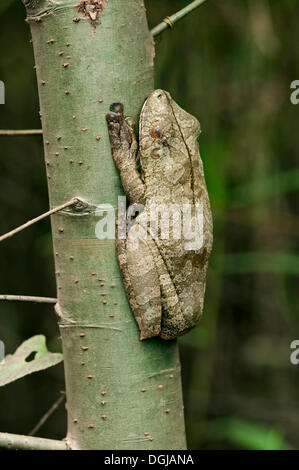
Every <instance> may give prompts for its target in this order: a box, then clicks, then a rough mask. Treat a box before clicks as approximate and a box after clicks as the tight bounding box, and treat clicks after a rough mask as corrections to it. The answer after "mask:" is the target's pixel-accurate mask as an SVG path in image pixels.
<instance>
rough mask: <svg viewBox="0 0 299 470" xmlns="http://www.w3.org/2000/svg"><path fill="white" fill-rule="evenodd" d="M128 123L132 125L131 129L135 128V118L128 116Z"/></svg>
mask: <svg viewBox="0 0 299 470" xmlns="http://www.w3.org/2000/svg"><path fill="white" fill-rule="evenodd" d="M126 123H127V124H128V126H129V127H131V129H134V127H135V121H134V119H133V118H131V117H127V118H126Z"/></svg>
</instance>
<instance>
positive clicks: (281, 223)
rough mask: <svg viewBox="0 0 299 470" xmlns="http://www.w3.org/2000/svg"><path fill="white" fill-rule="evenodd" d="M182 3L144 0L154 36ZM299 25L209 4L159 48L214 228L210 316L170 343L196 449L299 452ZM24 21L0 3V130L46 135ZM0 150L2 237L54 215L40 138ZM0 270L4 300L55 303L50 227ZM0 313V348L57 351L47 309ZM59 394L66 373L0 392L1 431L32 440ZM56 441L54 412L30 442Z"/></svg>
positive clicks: (62, 425) (286, 13)
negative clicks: (0, 93)
mask: <svg viewBox="0 0 299 470" xmlns="http://www.w3.org/2000/svg"><path fill="white" fill-rule="evenodd" d="M187 3H188V1H187V0H163V1H161V0H147V1H146V6H147V8H148V19H149V24H150V26H154V25H155V24H157V23H158V22H160V20H161V19H162V18H164V17H165V16H166V15H169V14H171V13H173V12H174V11H176V10H179V9H180V8H182V7H183V6H184V5H186V4H187ZM298 15H299V4H298V2H297V1H296V0H284V1H283V2H281V1H279V0H271V1H270V0H246V1H244V0H226V1H217V0H209V1H208V2H207V3H206V4H205V5H204V6H202V7H200V8H199V9H198V10H197V11H196V12H194V13H193V14H191V15H189V16H188V17H187V18H185V19H184V20H182V21H180V22H179V23H178V24H177V25H176V26H175V29H174V30H173V31H172V32H170V31H169V32H165V33H164V34H163V35H162V36H161V38H160V39H158V40H157V42H158V45H157V48H156V87H159V88H164V89H166V90H169V91H170V92H171V94H172V96H173V97H174V98H175V99H176V101H178V102H179V103H180V104H181V106H183V107H184V108H185V109H186V110H188V111H189V112H191V113H192V114H194V115H195V116H197V117H198V118H199V120H200V121H201V125H202V130H203V132H202V135H201V138H200V146H201V154H202V158H203V161H204V166H205V171H206V178H207V184H208V189H209V193H210V198H211V203H212V208H213V214H214V224H215V244H214V251H213V255H212V259H211V264H210V269H209V278H208V285H207V294H206V305H205V315H204V318H203V320H202V322H201V324H200V326H199V327H198V328H196V329H195V330H194V331H193V332H192V333H190V334H189V335H187V336H186V337H184V338H182V339H181V340H180V350H181V359H182V366H183V383H184V397H185V411H186V426H187V436H188V443H189V448H192V449H207V448H213V449H223V448H224V449H244V448H245V449H283V448H290V447H292V448H297V449H298V448H299V433H298V422H299V411H298V404H299V366H297V367H296V366H294V365H291V363H290V360H289V356H290V343H291V341H292V340H293V339H298V337H299V326H298V314H299V313H298V273H299V257H298V254H296V242H297V240H298V234H299V216H298V199H297V191H298V188H299V168H298V160H297V159H298V154H299V140H298V137H297V134H298V118H299V105H298V106H294V105H292V104H291V103H290V83H291V82H292V81H293V80H295V79H299V60H298V59H299V49H298V47H296V45H297V43H298V39H299V38H298ZM24 17H25V11H24V8H23V6H22V4H21V2H20V1H18V0H1V5H0V44H1V56H0V79H1V80H3V81H4V82H5V85H6V104H5V105H4V106H3V105H2V106H0V128H1V129H23V128H40V118H39V105H38V96H37V87H36V78H35V71H34V69H33V66H34V58H33V52H32V46H31V44H30V42H29V41H30V32H29V28H28V26H27V25H26V23H24ZM107 107H108V103H107ZM107 109H108V108H107ZM0 152H1V158H0V205H1V218H0V233H5V232H6V231H7V230H9V229H11V228H14V227H15V226H18V225H20V224H21V223H23V222H24V221H26V220H27V219H29V218H32V217H34V216H36V215H38V214H40V213H41V212H44V211H46V210H47V209H48V199H47V181H46V177H45V169H44V161H43V146H42V139H41V137H39V136H35V137H0ZM0 266H1V270H0V293H1V294H2V293H3V294H4V293H5V294H16V293H17V294H24V295H26V294H27V295H41V296H55V276H54V265H53V256H52V246H51V236H50V225H49V221H44V222H41V223H39V224H38V225H36V226H33V227H32V228H30V229H29V230H27V231H26V232H24V233H22V234H19V235H17V237H16V238H14V239H12V240H7V241H5V242H4V243H2V245H1V246H0ZM0 312H1V320H0V338H1V339H2V340H3V341H4V342H5V345H6V352H7V353H12V352H14V350H15V349H16V347H17V346H18V345H19V344H20V343H21V342H22V341H23V340H25V339H27V338H29V337H30V336H33V335H35V334H39V333H43V334H45V335H46V337H47V338H48V346H49V348H50V349H51V350H52V351H58V350H59V348H60V343H59V338H58V336H59V332H58V328H57V325H56V319H55V315H54V313H53V308H52V307H51V306H49V307H48V306H43V305H32V304H28V305H26V304H17V303H11V302H10V303H4V302H2V303H1V304H0ZM63 389H64V382H63V370H62V366H61V365H60V366H56V367H55V368H52V369H49V370H48V371H46V372H42V373H39V374H34V375H32V376H31V377H30V376H29V377H25V378H23V379H21V380H20V381H17V382H16V383H13V384H11V385H8V386H6V387H3V388H0V431H7V432H14V433H25V434H27V433H28V432H30V430H31V429H32V428H33V427H34V425H35V424H36V423H37V421H38V420H39V418H40V417H41V416H42V415H43V414H44V412H45V411H47V409H48V408H49V407H50V406H51V405H52V404H53V402H54V401H55V400H56V399H57V398H58V397H59V391H60V390H63ZM65 432H66V419H65V408H64V405H61V406H60V408H59V409H58V410H57V411H56V412H55V414H54V415H53V416H52V417H51V418H50V419H49V420H48V422H47V423H46V424H45V425H44V426H43V428H42V429H41V430H40V432H39V435H40V436H43V437H53V438H62V437H63V436H64V435H65Z"/></svg>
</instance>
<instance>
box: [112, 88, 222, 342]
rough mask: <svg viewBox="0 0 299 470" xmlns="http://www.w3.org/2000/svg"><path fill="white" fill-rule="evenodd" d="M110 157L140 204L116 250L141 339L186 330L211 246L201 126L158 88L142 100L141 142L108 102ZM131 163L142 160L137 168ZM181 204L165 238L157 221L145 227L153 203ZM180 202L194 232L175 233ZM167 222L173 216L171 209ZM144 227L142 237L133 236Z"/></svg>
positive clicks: (200, 294) (196, 309) (118, 107)
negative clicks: (126, 234)
mask: <svg viewBox="0 0 299 470" xmlns="http://www.w3.org/2000/svg"><path fill="white" fill-rule="evenodd" d="M106 119H107V122H108V130H109V136H110V143H111V150H112V157H113V160H114V162H115V164H116V166H117V168H118V170H119V172H120V176H121V180H122V184H123V187H124V191H125V193H126V196H127V198H128V199H129V202H130V204H142V205H143V206H144V210H143V211H140V213H139V214H138V215H137V217H136V218H135V219H134V224H131V225H130V226H129V230H128V236H127V237H126V238H125V239H124V238H118V239H117V242H116V246H117V254H118V259H119V264H120V269H121V273H122V276H123V280H124V285H125V288H126V291H127V295H128V299H129V302H130V304H131V308H132V310H133V313H134V315H135V318H136V321H137V323H138V326H139V329H140V332H141V335H140V339H141V340H143V339H146V338H152V337H155V336H160V337H161V338H162V339H164V340H171V339H174V338H176V337H178V336H181V335H184V334H185V333H187V332H188V331H189V330H190V329H191V328H193V327H194V326H195V325H196V324H197V323H198V321H199V319H200V317H201V315H202V311H203V304H204V294H205V284H206V273H207V267H208V259H209V256H210V252H211V249H212V242H213V233H212V215H211V209H210V203H209V197H208V193H207V188H206V184H205V179H204V172H203V165H202V161H201V158H200V154H199V148H198V142H197V139H198V137H199V134H200V124H199V122H198V121H197V119H196V118H195V117H193V116H191V115H190V114H188V113H187V112H186V111H184V110H183V109H182V108H180V107H179V106H178V105H177V104H176V103H175V102H174V101H173V100H172V98H171V96H170V94H169V93H167V92H166V91H163V90H155V91H154V92H153V93H152V94H151V95H150V96H149V97H148V98H147V100H146V101H145V103H144V106H143V108H142V112H141V115H140V122H139V145H138V143H137V140H136V137H135V134H134V121H133V119H131V118H126V119H125V118H124V114H123V105H122V104H121V103H114V104H112V105H111V107H110V113H108V114H107V115H106ZM137 161H140V162H141V170H138V166H137ZM157 204H158V205H162V206H163V208H165V207H166V208H167V207H175V208H180V210H181V219H175V220H176V222H173V223H171V222H170V233H169V237H168V238H163V236H162V235H161V234H162V228H161V223H160V224H158V225H156V226H155V225H154V226H153V227H152V226H151V225H150V223H149V220H150V215H151V213H152V212H151V211H152V208H153V207H155V205H157ZM185 207H189V209H190V214H191V217H192V218H191V220H192V223H193V225H192V226H190V230H191V228H192V227H193V230H195V235H196V236H195V238H194V239H192V237H191V240H189V239H188V233H189V232H190V230H189V232H188V230H186V236H185V237H184V236H181V237H180V238H178V237H177V236H175V235H174V232H175V228H176V229H177V228H178V227H180V226H181V222H182V221H183V220H184V219H183V217H184V216H183V215H182V214H183V212H184V209H183V208H185ZM170 220H172V219H171V215H170ZM141 233H146V235H147V236H146V238H145V237H143V238H142V237H139V238H138V236H136V235H138V234H139V235H140V234H141Z"/></svg>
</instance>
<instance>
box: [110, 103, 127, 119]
mask: <svg viewBox="0 0 299 470" xmlns="http://www.w3.org/2000/svg"><path fill="white" fill-rule="evenodd" d="M110 111H112V112H113V113H117V114H120V115H121V116H123V115H124V105H123V104H122V103H112V104H111V105H110Z"/></svg>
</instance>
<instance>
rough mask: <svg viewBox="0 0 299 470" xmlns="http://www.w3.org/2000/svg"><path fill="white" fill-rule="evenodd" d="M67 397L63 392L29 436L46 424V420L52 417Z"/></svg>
mask: <svg viewBox="0 0 299 470" xmlns="http://www.w3.org/2000/svg"><path fill="white" fill-rule="evenodd" d="M64 399H65V394H64V393H63V394H62V395H61V396H60V397H59V398H58V400H56V402H55V403H54V404H53V405H52V406H51V408H50V409H49V410H48V411H47V413H45V414H44V416H43V417H42V418H41V419H40V420H39V422H38V423H37V425H36V426H34V428H33V429H32V431H30V433H29V436H34V435H35V434H36V433H37V432H38V431H39V429H40V428H41V427H42V426H43V425H44V424H45V422H46V421H47V420H48V419H49V418H50V416H51V415H52V414H53V413H54V411H55V410H56V409H57V408H58V407H59V405H60V403H62V402H63V400H64Z"/></svg>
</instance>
